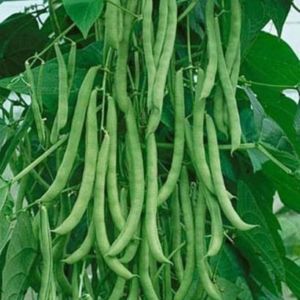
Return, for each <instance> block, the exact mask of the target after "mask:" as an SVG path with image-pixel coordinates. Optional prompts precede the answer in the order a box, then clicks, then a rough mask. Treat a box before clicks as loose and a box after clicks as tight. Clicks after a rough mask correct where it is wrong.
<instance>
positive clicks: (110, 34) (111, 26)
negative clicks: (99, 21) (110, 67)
mask: <svg viewBox="0 0 300 300" xmlns="http://www.w3.org/2000/svg"><path fill="white" fill-rule="evenodd" d="M120 5H121V2H120V0H111V1H110V2H106V10H105V42H106V43H107V45H108V46H109V47H112V48H113V49H118V47H119V42H120V36H121V35H120V31H122V23H121V22H120V21H121V18H120V14H121V11H120V8H119V7H120ZM118 6H119V7H118Z"/></svg>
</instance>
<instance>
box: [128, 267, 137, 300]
mask: <svg viewBox="0 0 300 300" xmlns="http://www.w3.org/2000/svg"><path fill="white" fill-rule="evenodd" d="M133 271H134V272H135V273H138V267H137V263H135V264H134V266H133ZM139 290H140V280H139V278H137V277H135V278H132V279H131V282H130V287H129V293H128V297H127V300H137V299H139Z"/></svg>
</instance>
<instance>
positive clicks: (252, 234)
mask: <svg viewBox="0 0 300 300" xmlns="http://www.w3.org/2000/svg"><path fill="white" fill-rule="evenodd" d="M237 211H238V213H239V215H240V216H241V218H242V219H243V220H244V221H246V222H248V223H250V224H257V225H259V227H256V228H254V229H252V230H249V231H245V232H238V236H239V237H240V238H241V239H246V240H247V241H248V242H249V244H250V245H251V248H252V249H253V251H254V252H255V253H256V254H257V256H260V257H261V258H262V259H263V260H264V261H265V262H266V263H267V264H269V265H270V266H271V267H272V270H273V272H274V273H275V274H276V276H277V277H278V278H280V279H281V280H283V279H284V278H285V272H284V265H283V262H282V260H281V256H280V253H279V251H278V249H277V248H276V244H275V242H274V239H273V237H272V234H271V233H270V229H269V227H268V224H267V222H266V220H265V218H264V215H263V213H262V212H261V210H260V209H259V207H258V206H257V204H256V202H255V199H254V197H253V195H252V193H251V191H250V189H249V188H248V186H247V185H246V184H245V183H244V182H243V181H239V183H238V201H237Z"/></svg>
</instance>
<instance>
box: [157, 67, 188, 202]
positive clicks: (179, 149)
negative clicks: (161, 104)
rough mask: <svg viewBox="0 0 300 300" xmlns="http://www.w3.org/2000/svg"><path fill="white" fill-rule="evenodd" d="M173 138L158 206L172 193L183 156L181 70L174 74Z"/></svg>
mask: <svg viewBox="0 0 300 300" xmlns="http://www.w3.org/2000/svg"><path fill="white" fill-rule="evenodd" d="M174 107H175V137H174V150H173V157H172V163H171V169H170V171H169V173H168V177H167V179H166V181H165V183H164V184H163V186H162V187H161V188H160V189H159V191H158V200H157V202H158V205H159V206H160V205H161V204H163V203H164V202H165V201H166V200H167V199H168V198H169V197H170V195H171V194H172V192H173V191H174V188H175V185H176V183H177V181H178V178H179V175H180V169H181V164H182V160H183V155H184V130H183V127H184V117H185V110H184V90H183V78H182V70H179V71H178V72H177V73H176V84H175V103H174Z"/></svg>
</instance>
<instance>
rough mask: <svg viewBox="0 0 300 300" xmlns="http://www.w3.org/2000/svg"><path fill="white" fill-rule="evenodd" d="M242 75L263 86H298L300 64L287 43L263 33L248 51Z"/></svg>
mask: <svg viewBox="0 0 300 300" xmlns="http://www.w3.org/2000/svg"><path fill="white" fill-rule="evenodd" d="M250 5H252V1H251V3H250ZM240 74H241V75H245V76H246V79H247V80H251V81H254V82H259V83H261V84H266V85H280V86H296V85H297V84H298V83H299V80H300V79H299V78H300V62H299V59H298V57H297V56H296V54H295V53H294V51H293V50H292V49H291V47H290V46H289V45H288V44H287V43H286V42H284V41H283V40H281V39H280V38H278V37H276V36H273V35H271V34H269V33H265V32H261V33H260V34H259V35H258V37H257V38H256V39H255V41H254V43H253V44H252V45H251V47H250V49H249V50H248V51H247V55H246V57H245V59H244V61H243V63H242V66H241V72H240Z"/></svg>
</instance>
